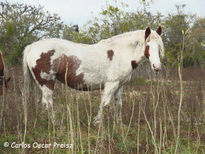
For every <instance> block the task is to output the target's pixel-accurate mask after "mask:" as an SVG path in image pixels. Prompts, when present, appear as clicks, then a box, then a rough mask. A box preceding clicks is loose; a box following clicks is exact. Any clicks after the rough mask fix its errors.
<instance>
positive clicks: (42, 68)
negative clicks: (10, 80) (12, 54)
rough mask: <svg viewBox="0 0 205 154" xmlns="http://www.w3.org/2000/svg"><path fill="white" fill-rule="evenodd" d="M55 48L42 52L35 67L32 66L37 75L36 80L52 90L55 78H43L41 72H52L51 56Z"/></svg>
mask: <svg viewBox="0 0 205 154" xmlns="http://www.w3.org/2000/svg"><path fill="white" fill-rule="evenodd" d="M54 53H55V50H49V51H48V52H47V53H42V54H41V55H40V58H39V59H38V60H37V61H36V66H35V68H32V70H33V73H34V75H35V78H36V80H37V81H38V83H39V84H40V85H41V86H43V85H45V86H46V87H48V88H49V89H51V90H54V81H53V80H46V79H43V78H41V72H43V73H47V74H49V73H50V70H51V62H50V61H51V56H53V55H54Z"/></svg>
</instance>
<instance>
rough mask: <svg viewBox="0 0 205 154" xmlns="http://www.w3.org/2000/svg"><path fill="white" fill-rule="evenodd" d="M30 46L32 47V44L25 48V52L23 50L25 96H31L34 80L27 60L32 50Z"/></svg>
mask: <svg viewBox="0 0 205 154" xmlns="http://www.w3.org/2000/svg"><path fill="white" fill-rule="evenodd" d="M30 48H31V46H30V45H28V46H26V48H25V49H24V52H23V80H24V84H23V94H24V96H25V97H26V96H27V97H28V96H29V93H30V87H31V84H32V82H33V79H32V75H31V72H30V69H29V66H28V61H27V57H28V53H29V52H30Z"/></svg>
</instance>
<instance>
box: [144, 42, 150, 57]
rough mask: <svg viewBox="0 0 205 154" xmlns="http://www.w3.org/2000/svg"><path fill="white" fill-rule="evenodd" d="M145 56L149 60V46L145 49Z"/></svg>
mask: <svg viewBox="0 0 205 154" xmlns="http://www.w3.org/2000/svg"><path fill="white" fill-rule="evenodd" d="M144 55H145V57H146V58H147V59H149V56H150V55H149V46H148V45H147V46H146V47H145V52H144Z"/></svg>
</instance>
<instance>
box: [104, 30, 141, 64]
mask: <svg viewBox="0 0 205 154" xmlns="http://www.w3.org/2000/svg"><path fill="white" fill-rule="evenodd" d="M102 43H103V42H102ZM104 43H105V44H106V45H108V46H109V47H110V48H111V49H114V50H115V49H116V52H118V53H119V54H120V55H122V56H123V57H126V58H127V59H132V60H135V61H136V62H140V60H141V59H142V57H143V56H144V50H145V45H144V43H145V41H144V31H142V30H139V31H134V32H128V33H125V34H121V35H118V36H114V37H113V38H110V39H107V40H104Z"/></svg>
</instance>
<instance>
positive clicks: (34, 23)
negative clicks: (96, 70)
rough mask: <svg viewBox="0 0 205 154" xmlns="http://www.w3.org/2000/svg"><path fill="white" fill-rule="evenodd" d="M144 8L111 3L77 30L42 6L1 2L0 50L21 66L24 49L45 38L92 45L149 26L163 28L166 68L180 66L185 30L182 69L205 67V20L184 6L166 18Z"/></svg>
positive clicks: (7, 58)
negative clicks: (129, 9)
mask: <svg viewBox="0 0 205 154" xmlns="http://www.w3.org/2000/svg"><path fill="white" fill-rule="evenodd" d="M142 6H143V7H142V9H139V10H137V11H135V12H130V11H126V10H127V8H128V7H129V6H128V5H127V4H124V3H121V4H120V5H109V4H108V5H107V6H106V7H105V8H102V10H101V12H100V14H99V15H98V16H97V17H95V18H94V19H92V20H90V21H88V22H87V23H85V25H84V26H82V27H80V28H78V26H77V25H74V26H73V25H66V24H65V23H63V21H62V20H61V19H60V17H59V16H58V15H57V14H50V13H49V12H48V11H47V12H46V11H44V9H43V7H42V6H38V7H37V6H32V5H28V4H21V3H9V2H1V3H0V49H1V50H2V52H3V54H4V58H5V61H6V62H7V63H9V64H11V65H18V64H21V61H22V52H23V50H24V48H25V46H26V45H28V44H30V43H32V42H34V41H37V40H39V39H42V38H49V37H56V38H63V39H67V40H71V41H74V42H80V43H88V44H92V43H96V42H98V41H100V40H101V39H106V38H109V37H111V36H113V35H117V34H121V33H124V32H128V31H134V30H138V29H145V28H146V27H147V26H150V27H151V28H152V29H156V28H157V27H158V26H159V25H161V26H162V29H163V35H162V38H163V42H164V45H165V59H164V60H163V63H164V65H166V66H167V67H175V66H177V63H178V60H179V58H178V57H179V53H180V50H181V48H182V42H183V33H184V32H185V31H186V36H185V40H184V43H185V49H184V51H183V52H184V53H183V54H184V57H183V66H184V67H204V66H205V18H204V17H198V16H196V15H194V14H186V13H185V11H184V8H185V7H186V6H185V5H180V6H176V13H173V14H168V15H167V16H164V15H162V14H161V13H160V12H158V13H156V14H153V13H152V12H150V11H149V9H148V8H149V6H148V4H146V3H142ZM71 22H72V21H71Z"/></svg>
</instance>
